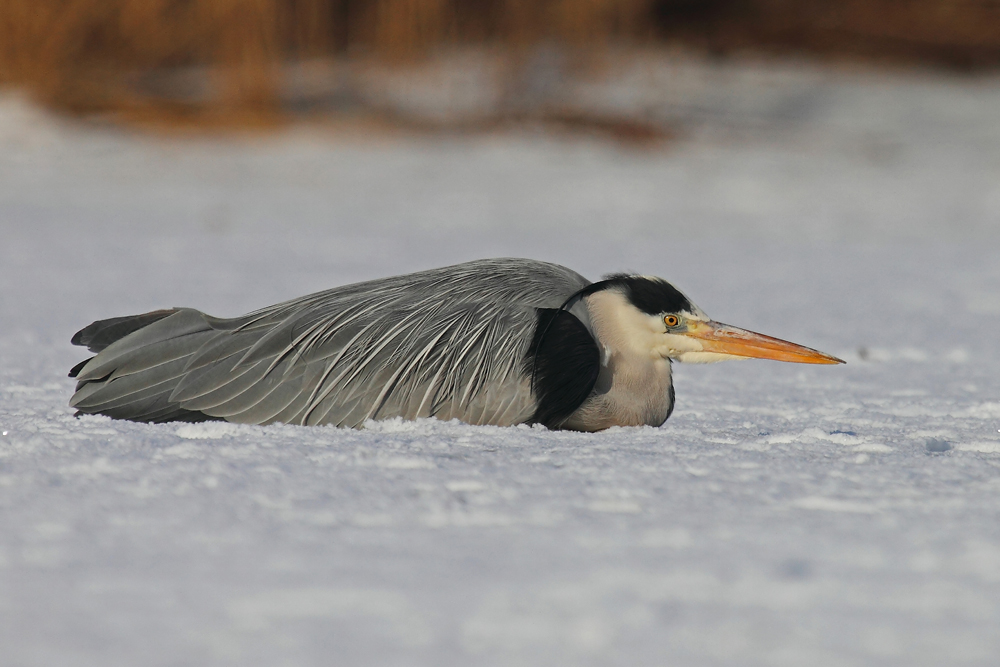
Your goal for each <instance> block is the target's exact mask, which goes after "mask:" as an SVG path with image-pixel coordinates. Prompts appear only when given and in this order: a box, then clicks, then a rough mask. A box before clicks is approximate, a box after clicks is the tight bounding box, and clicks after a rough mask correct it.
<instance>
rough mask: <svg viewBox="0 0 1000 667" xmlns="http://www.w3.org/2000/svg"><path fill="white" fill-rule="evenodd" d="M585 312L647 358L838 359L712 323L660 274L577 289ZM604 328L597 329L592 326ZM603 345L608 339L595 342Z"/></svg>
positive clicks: (610, 280) (692, 360)
mask: <svg viewBox="0 0 1000 667" xmlns="http://www.w3.org/2000/svg"><path fill="white" fill-rule="evenodd" d="M581 296H585V297H587V302H588V305H589V307H590V310H591V313H593V315H594V316H595V319H598V320H601V321H603V322H604V323H610V322H614V330H615V331H616V335H615V338H616V340H615V342H614V344H615V345H616V346H619V347H621V346H624V347H627V348H629V351H630V352H632V353H637V354H639V355H642V356H645V355H649V357H650V358H651V359H652V360H656V359H670V360H676V361H681V362H685V363H696V364H705V363H713V362H716V361H724V360H726V359H748V358H758V359H775V360H778V361H794V362H799V363H808V364H837V363H843V362H842V361H841V360H840V359H837V358H836V357H831V356H830V355H827V354H824V353H822V352H818V351H816V350H813V349H811V348H808V347H803V346H801V345H796V344H794V343H789V342H788V341H784V340H780V339H778V338H771V337H770V336H764V335H762V334H758V333H754V332H753V331H747V330H746V329H739V328H737V327H732V326H729V325H727V324H722V323H719V322H714V321H712V320H711V319H710V318H709V317H708V315H706V314H705V312H704V311H702V310H701V308H699V307H698V306H696V305H695V304H694V303H693V302H692V301H691V300H690V299H688V298H687V297H686V296H684V294H682V293H681V292H680V291H679V290H677V289H676V288H675V287H674V286H673V285H671V284H670V283H668V282H667V281H666V280H663V279H662V278H655V277H650V276H633V275H626V274H621V275H614V276H610V277H608V278H606V279H605V280H602V281H600V282H597V283H594V284H593V285H590V286H589V287H588V288H587V289H586V290H584V291H583V292H582V293H581ZM601 329H604V330H605V331H607V330H608V327H606V326H605V327H598V330H601ZM599 343H601V344H607V343H608V341H599Z"/></svg>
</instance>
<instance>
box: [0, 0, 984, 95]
mask: <svg viewBox="0 0 1000 667" xmlns="http://www.w3.org/2000/svg"><path fill="white" fill-rule="evenodd" d="M629 41H631V42H643V43H648V42H651V41H652V42H657V41H659V42H662V41H673V42H680V43H683V44H687V45H691V46H695V47H697V48H701V49H708V50H710V51H713V52H722V53H725V52H732V51H741V50H749V49H756V50H770V51H775V50H777V51H796V52H801V51H807V52H813V53H847V54H853V55H854V56H860V57H867V58H871V57H894V58H897V59H900V58H901V59H903V60H909V61H926V62H933V63H943V64H948V65H953V66H962V67H983V66H995V65H997V64H998V63H1000V1H998V0H0V85H14V86H19V87H22V88H24V89H27V90H29V91H31V92H32V93H33V94H34V95H35V96H36V97H37V98H38V99H39V100H41V101H43V102H44V103H46V104H49V105H52V106H54V107H59V108H63V109H66V110H70V111H76V112H86V111H92V110H100V109H108V108H121V107H123V106H126V107H127V106H129V105H131V106H132V107H135V106H136V105H141V104H154V105H157V104H159V105H169V104H170V103H171V102H170V101H169V100H162V99H161V100H158V101H157V100H153V101H152V102H150V100H148V99H147V100H146V101H145V102H143V101H142V100H141V99H140V98H141V96H137V95H136V94H135V85H134V84H135V81H136V80H137V79H141V78H142V76H143V75H144V74H146V73H149V72H157V71H163V70H166V69H171V68H178V67H181V66H204V67H207V68H208V69H209V70H210V71H211V72H212V78H211V80H212V82H213V84H212V85H211V87H210V90H209V91H208V92H207V94H206V95H205V96H203V98H201V102H200V106H201V107H204V108H212V109H231V110H232V109H243V110H246V109H268V108H272V107H273V106H274V104H275V99H276V87H277V86H278V85H279V79H280V77H281V76H282V74H281V72H282V66H283V64H285V63H287V62H289V61H295V60H301V59H307V58H316V57H327V58H343V57H378V58H381V59H385V60H388V61H390V62H397V63H403V62H405V61H408V60H413V59H414V58H417V57H419V56H420V55H421V54H425V53H428V52H429V51H431V50H433V49H438V48H441V47H446V46H448V45H469V44H480V45H491V46H496V45H500V46H502V47H504V48H506V49H508V50H509V51H510V52H511V53H512V54H514V55H513V61H514V62H516V61H517V56H516V53H517V51H518V49H521V48H523V47H525V46H529V45H532V44H537V43H539V42H553V43H561V44H563V45H564V46H565V47H566V48H568V49H576V50H578V51H589V50H593V49H599V48H600V47H601V46H602V45H605V44H608V43H611V42H617V43H621V42H629Z"/></svg>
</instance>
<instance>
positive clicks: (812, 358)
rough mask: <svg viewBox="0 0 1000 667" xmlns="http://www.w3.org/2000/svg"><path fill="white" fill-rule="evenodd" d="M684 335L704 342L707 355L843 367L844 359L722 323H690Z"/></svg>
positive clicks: (703, 347) (703, 346)
mask: <svg viewBox="0 0 1000 667" xmlns="http://www.w3.org/2000/svg"><path fill="white" fill-rule="evenodd" d="M684 335H687V336H690V337H692V338H697V339H698V340H699V341H701V344H702V349H703V350H704V351H705V352H716V353H719V354H730V355H732V356H735V357H748V358H752V359H774V360H775V361H793V362H795V363H799V364H842V363H845V362H844V361H843V360H842V359H838V358H837V357H831V356H830V355H829V354H824V353H823V352H820V351H819V350H814V349H812V348H809V347H803V346H801V345H796V344H795V343H789V342H788V341H787V340H781V339H780V338H771V337H770V336H765V335H763V334H759V333H754V332H753V331H747V330H746V329H738V328H737V327H731V326H729V325H728V324H722V323H721V322H690V323H689V324H688V329H687V331H685V332H684Z"/></svg>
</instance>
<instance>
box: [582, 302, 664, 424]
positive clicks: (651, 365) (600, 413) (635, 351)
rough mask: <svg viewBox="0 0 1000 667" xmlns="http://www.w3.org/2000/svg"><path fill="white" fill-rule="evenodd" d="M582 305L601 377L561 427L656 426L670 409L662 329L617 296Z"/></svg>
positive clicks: (655, 319)
mask: <svg viewBox="0 0 1000 667" xmlns="http://www.w3.org/2000/svg"><path fill="white" fill-rule="evenodd" d="M585 302H586V306H587V310H588V312H589V314H590V321H591V324H592V326H593V333H594V337H595V338H596V339H597V344H598V346H599V347H600V349H601V371H600V375H599V376H598V378H597V384H596V385H595V387H594V391H593V392H592V393H591V395H590V397H589V398H588V399H587V400H586V401H584V403H583V405H581V406H580V408H578V409H577V411H576V412H574V413H573V414H572V415H571V416H570V418H569V420H567V422H566V423H565V424H564V425H563V426H564V427H565V428H572V429H578V430H584V431H595V430H599V429H605V428H608V427H610V426H641V425H649V426H659V425H660V424H662V423H663V422H664V421H666V419H667V417H668V416H670V411H671V410H672V408H673V391H672V381H671V376H670V360H669V359H668V358H666V357H665V356H664V350H663V349H662V345H661V343H662V338H663V328H662V326H663V325H662V323H660V322H659V319H658V318H656V317H653V316H650V315H647V314H645V313H643V312H642V311H640V310H638V309H637V308H636V307H635V306H633V305H632V304H631V303H629V301H628V299H626V297H625V295H624V294H622V293H621V292H619V291H618V290H611V289H609V290H602V291H599V292H595V293H594V294H591V295H589V296H587V297H586V298H585Z"/></svg>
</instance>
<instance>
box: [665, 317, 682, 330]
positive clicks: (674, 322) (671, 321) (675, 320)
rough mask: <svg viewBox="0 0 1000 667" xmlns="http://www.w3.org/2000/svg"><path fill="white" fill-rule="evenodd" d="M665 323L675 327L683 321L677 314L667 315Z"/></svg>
mask: <svg viewBox="0 0 1000 667" xmlns="http://www.w3.org/2000/svg"><path fill="white" fill-rule="evenodd" d="M663 323H664V324H666V325H667V326H668V327H675V326H677V325H678V324H680V323H681V318H679V317H677V316H676V315H667V316H666V317H664V318H663Z"/></svg>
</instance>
